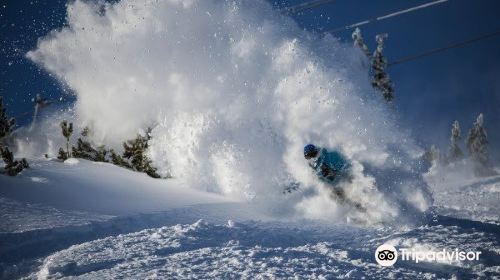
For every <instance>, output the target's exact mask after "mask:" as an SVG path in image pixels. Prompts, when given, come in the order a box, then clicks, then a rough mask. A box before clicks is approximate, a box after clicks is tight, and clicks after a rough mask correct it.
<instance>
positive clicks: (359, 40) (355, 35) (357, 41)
mask: <svg viewBox="0 0 500 280" xmlns="http://www.w3.org/2000/svg"><path fill="white" fill-rule="evenodd" d="M352 39H353V41H354V46H356V47H358V48H360V49H361V50H362V51H363V53H364V54H365V55H366V57H368V58H371V55H370V50H369V49H368V46H367V45H366V44H365V40H364V39H363V35H362V34H361V30H360V29H359V28H357V27H356V29H355V30H354V32H352Z"/></svg>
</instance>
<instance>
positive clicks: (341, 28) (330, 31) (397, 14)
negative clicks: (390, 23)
mask: <svg viewBox="0 0 500 280" xmlns="http://www.w3.org/2000/svg"><path fill="white" fill-rule="evenodd" d="M448 1H449V0H437V1H433V2H428V3H425V4H422V5H418V6H415V7H411V8H408V9H404V10H400V11H396V12H393V13H390V14H387V15H383V16H380V17H376V18H372V19H367V20H363V21H360V22H356V23H353V24H350V25H346V26H344V27H338V28H332V29H329V30H326V31H324V33H336V32H339V31H343V30H349V29H353V28H355V27H359V26H362V25H365V24H369V23H372V22H375V21H381V20H385V19H388V18H392V17H396V16H400V15H403V14H406V13H410V12H414V11H417V10H420V9H425V8H428V7H431V6H434V5H438V4H441V3H445V2H448Z"/></svg>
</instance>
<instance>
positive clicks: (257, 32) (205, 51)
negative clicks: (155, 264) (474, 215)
mask: <svg viewBox="0 0 500 280" xmlns="http://www.w3.org/2000/svg"><path fill="white" fill-rule="evenodd" d="M27 57H28V58H29V59H31V60H32V61H34V62H36V63H37V64H39V65H40V66H42V67H43V68H45V69H46V70H47V71H49V72H51V73H53V74H54V75H55V76H56V77H57V78H58V79H59V80H60V81H61V82H63V83H64V84H66V85H67V86H68V87H69V88H71V89H72V91H73V92H74V94H75V95H76V96H77V101H76V103H75V104H74V110H75V118H74V119H73V121H75V122H76V123H78V124H79V125H81V126H83V125H89V126H91V128H92V129H93V131H94V140H95V141H96V142H99V143H105V144H107V145H108V146H114V147H119V144H120V143H121V142H122V141H123V140H125V139H128V138H132V137H134V135H135V134H136V133H137V132H140V131H143V130H144V129H145V128H146V127H152V128H153V130H152V140H151V143H150V144H151V145H150V150H149V154H150V157H151V158H152V159H153V162H154V164H155V166H157V167H158V168H159V172H160V173H161V174H162V175H171V176H174V177H177V178H183V180H185V181H186V182H187V183H186V185H187V186H191V187H195V188H200V189H205V190H210V191H213V192H218V193H222V194H225V195H227V196H231V197H235V198H240V199H247V200H251V201H254V202H255V203H261V204H262V206H263V207H264V208H267V209H268V210H269V211H270V212H272V213H275V214H283V215H292V214H293V213H300V214H301V215H304V216H306V217H311V218H324V219H330V220H331V219H335V218H337V217H343V216H344V215H345V214H346V212H348V213H353V212H354V210H350V209H348V207H345V206H340V205H337V204H336V203H335V202H334V201H333V200H331V199H330V198H329V196H328V194H327V188H326V186H323V185H322V184H321V183H320V182H319V181H318V180H317V179H316V178H315V177H314V175H313V174H312V173H311V170H310V168H309V167H308V166H307V163H306V161H305V160H304V159H303V157H302V147H303V146H304V145H305V144H306V143H315V144H317V145H320V146H324V147H328V148H331V149H339V150H340V151H341V152H343V153H344V154H345V155H346V156H347V157H348V158H349V159H350V160H351V161H352V162H353V168H354V180H353V182H352V183H351V184H350V185H349V186H346V189H347V192H348V195H349V196H351V197H353V198H355V199H356V200H358V201H360V202H362V203H363V204H365V205H367V207H368V208H369V210H370V211H369V212H370V213H371V214H370V217H369V218H368V219H369V222H379V221H388V220H393V219H395V218H396V217H401V215H400V214H401V213H402V211H405V212H407V213H408V212H417V213H418V212H419V211H424V210H426V209H427V208H428V207H429V205H430V203H431V197H430V195H429V192H428V190H427V187H426V184H425V183H424V181H423V180H422V178H421V175H420V174H421V172H422V170H421V169H422V167H421V164H420V163H419V160H418V158H419V156H420V154H421V152H422V151H421V149H420V148H419V147H418V146H417V145H415V143H414V141H413V140H412V139H410V138H409V136H408V135H407V133H405V132H404V129H402V127H399V126H398V125H397V123H396V121H395V120H394V119H393V114H394V112H393V111H391V110H389V108H388V106H387V104H385V103H384V102H383V100H382V98H381V97H380V96H379V94H378V93H376V92H374V91H373V89H372V88H371V86H370V83H369V78H368V75H367V70H366V69H365V68H363V66H362V65H363V63H362V59H363V58H362V55H361V53H360V52H359V51H358V50H356V49H354V48H353V47H351V46H350V45H347V44H345V43H341V42H339V41H338V40H337V39H336V38H334V37H332V36H330V35H327V36H324V37H320V36H318V35H314V34H310V33H307V32H305V31H303V30H301V29H300V28H299V27H298V26H296V24H295V23H294V22H293V21H292V20H291V19H289V18H287V17H284V16H281V15H280V14H278V13H277V12H276V11H274V10H273V9H272V7H271V5H269V4H268V3H266V2H264V1H215V0H204V1H194V0H185V1H181V0H164V1H152V0H151V1H148V0H146V1H141V2H140V3H139V2H137V1H132V0H122V1H120V2H118V3H113V4H110V3H103V2H91V1H85V2H84V1H75V2H72V3H70V4H69V5H68V10H67V25H66V26H65V27H63V28H61V29H60V30H55V31H53V32H51V33H50V34H49V35H47V36H46V37H44V38H42V39H40V40H39V42H38V46H37V48H36V49H35V50H33V51H30V52H29V53H28V54H27ZM52 137H53V138H57V137H59V135H53V136H52ZM44 141H45V140H44ZM52 141H53V140H52ZM25 146H26V145H25ZM19 152H20V153H21V154H22V153H27V151H23V149H20V150H19ZM38 152H40V151H38ZM30 153H35V151H34V150H33V149H31V151H30ZM292 182H298V183H300V190H299V191H297V192H295V193H293V194H291V195H286V196H285V195H283V194H282V192H283V188H284V187H285V186H287V185H288V184H290V183H292ZM408 215H409V214H408ZM361 216H364V217H365V216H366V215H361ZM402 216H407V215H402Z"/></svg>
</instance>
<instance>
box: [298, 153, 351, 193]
mask: <svg viewBox="0 0 500 280" xmlns="http://www.w3.org/2000/svg"><path fill="white" fill-rule="evenodd" d="M304 157H305V158H306V159H307V160H308V161H309V166H311V168H312V169H313V170H314V172H315V173H316V175H317V176H318V178H319V179H320V180H321V181H323V182H325V183H327V184H328V185H330V186H331V187H332V190H333V193H334V194H335V195H336V196H337V197H338V198H339V199H340V200H341V201H345V195H344V190H343V189H342V188H340V187H339V186H338V183H339V182H340V181H342V180H349V178H350V167H351V165H350V164H349V163H348V162H347V160H346V159H345V157H344V156H343V155H342V154H341V153H339V152H337V151H327V150H326V149H325V148H319V147H316V146H315V145H313V144H307V145H306V146H305V147H304Z"/></svg>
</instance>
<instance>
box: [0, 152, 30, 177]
mask: <svg viewBox="0 0 500 280" xmlns="http://www.w3.org/2000/svg"><path fill="white" fill-rule="evenodd" d="M0 152H1V154H2V159H3V161H4V162H5V167H4V168H5V170H7V174H8V175H9V176H16V175H17V174H19V172H21V171H23V169H25V168H29V165H28V161H27V160H26V159H25V158H23V159H21V160H20V161H18V160H15V159H14V154H13V153H12V152H11V151H10V150H9V148H8V147H0Z"/></svg>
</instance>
